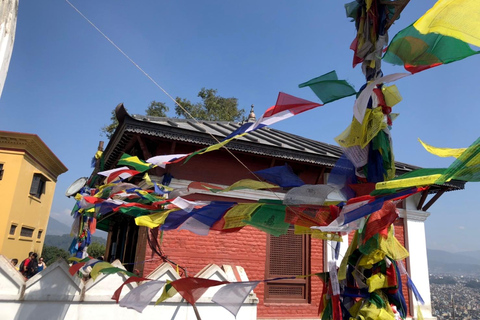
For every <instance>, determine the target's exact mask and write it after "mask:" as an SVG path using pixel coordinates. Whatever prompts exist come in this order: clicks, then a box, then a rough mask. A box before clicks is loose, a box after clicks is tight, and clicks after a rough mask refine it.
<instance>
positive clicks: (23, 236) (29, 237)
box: [20, 226, 35, 239]
mask: <svg viewBox="0 0 480 320" xmlns="http://www.w3.org/2000/svg"><path fill="white" fill-rule="evenodd" d="M24 230H25V231H27V230H28V232H31V233H32V234H31V235H27V236H25V235H23V234H22V233H23V232H24ZM34 233H35V228H32V227H27V226H22V228H21V229H20V237H22V238H28V239H33V234H34Z"/></svg>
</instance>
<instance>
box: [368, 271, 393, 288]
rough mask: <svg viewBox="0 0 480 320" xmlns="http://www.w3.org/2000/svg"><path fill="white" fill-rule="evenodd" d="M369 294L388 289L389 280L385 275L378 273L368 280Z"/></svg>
mask: <svg viewBox="0 0 480 320" xmlns="http://www.w3.org/2000/svg"><path fill="white" fill-rule="evenodd" d="M367 285H368V292H370V293H371V292H373V291H375V290H378V289H382V288H387V287H388V279H387V277H386V276H385V275H384V274H383V273H376V274H374V275H373V276H371V277H370V278H368V279H367Z"/></svg>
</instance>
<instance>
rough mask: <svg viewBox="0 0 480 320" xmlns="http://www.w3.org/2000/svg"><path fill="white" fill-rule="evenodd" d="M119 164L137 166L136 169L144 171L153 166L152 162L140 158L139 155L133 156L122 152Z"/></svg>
mask: <svg viewBox="0 0 480 320" xmlns="http://www.w3.org/2000/svg"><path fill="white" fill-rule="evenodd" d="M117 165H124V166H130V167H133V168H135V170H137V171H140V172H144V171H147V170H148V169H150V168H151V166H152V165H151V164H150V163H146V162H145V161H143V160H140V159H139V158H138V157H137V156H131V155H129V154H126V153H124V154H122V157H121V158H120V160H118V163H117Z"/></svg>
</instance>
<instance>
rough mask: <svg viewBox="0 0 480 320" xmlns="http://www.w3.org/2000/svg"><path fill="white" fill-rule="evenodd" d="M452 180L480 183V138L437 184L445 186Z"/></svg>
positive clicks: (448, 169) (449, 168)
mask: <svg viewBox="0 0 480 320" xmlns="http://www.w3.org/2000/svg"><path fill="white" fill-rule="evenodd" d="M451 179H457V180H463V181H470V182H473V181H480V138H478V139H477V140H475V142H474V143H473V144H472V145H471V146H470V147H468V148H467V150H465V151H464V152H463V153H462V154H461V155H460V156H459V157H458V158H457V159H456V160H455V161H454V162H453V163H452V164H451V165H450V166H449V167H448V168H447V170H446V171H445V173H444V174H443V175H442V176H441V177H440V178H439V179H438V180H437V181H435V183H436V184H444V183H445V182H447V181H449V180H451Z"/></svg>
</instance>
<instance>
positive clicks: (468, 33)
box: [413, 0, 480, 47]
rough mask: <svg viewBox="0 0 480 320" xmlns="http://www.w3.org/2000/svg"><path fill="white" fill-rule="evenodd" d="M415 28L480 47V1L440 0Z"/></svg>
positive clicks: (419, 20)
mask: <svg viewBox="0 0 480 320" xmlns="http://www.w3.org/2000/svg"><path fill="white" fill-rule="evenodd" d="M413 26H414V27H415V28H416V29H417V30H418V31H419V32H420V33H423V34H426V33H438V34H441V35H444V36H449V37H453V38H457V39H459V40H462V41H464V42H467V43H470V44H473V45H474V46H477V47H479V46H480V1H478V0H439V1H437V3H436V4H435V5H434V6H433V7H432V8H431V9H430V10H428V11H427V12H426V13H425V14H424V15H423V16H421V17H420V19H418V20H417V22H415V23H414V24H413Z"/></svg>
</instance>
